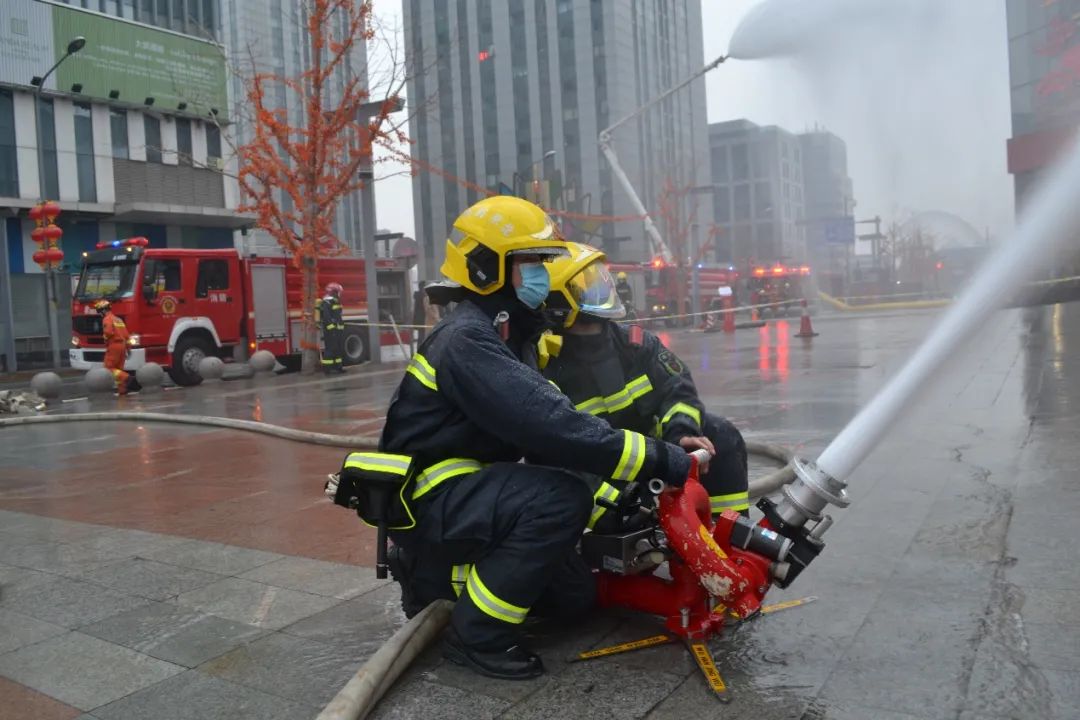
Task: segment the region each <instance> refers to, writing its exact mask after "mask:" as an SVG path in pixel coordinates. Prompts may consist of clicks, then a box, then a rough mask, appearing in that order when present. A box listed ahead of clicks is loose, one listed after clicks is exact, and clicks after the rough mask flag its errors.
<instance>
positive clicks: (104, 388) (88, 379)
mask: <svg viewBox="0 0 1080 720" xmlns="http://www.w3.org/2000/svg"><path fill="white" fill-rule="evenodd" d="M83 384H85V385H86V389H87V390H88V391H89V392H92V393H106V392H112V391H113V390H115V389H116V381H115V380H114V379H113V374H112V373H111V372H109V371H108V370H106V369H105V368H103V367H96V368H90V369H89V370H87V371H86V376H85V377H84V378H83Z"/></svg>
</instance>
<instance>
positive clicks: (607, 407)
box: [574, 375, 653, 415]
mask: <svg viewBox="0 0 1080 720" xmlns="http://www.w3.org/2000/svg"><path fill="white" fill-rule="evenodd" d="M652 389H653V387H652V383H651V382H649V376H648V375H641V376H639V377H636V378H634V379H633V380H631V381H630V382H628V383H626V387H624V388H623V389H622V390H620V391H619V392H617V393H612V394H611V395H608V396H607V397H593V398H589V399H588V400H582V401H581V402H579V403H578V404H577V405H575V406H574V407H575V408H577V410H578V411H579V412H583V413H588V414H590V415H603V414H604V413H614V412H618V411H620V410H623V409H625V408H628V407H630V405H631V404H632V403H633V402H634V401H635V400H637V399H638V398H639V397H641V396H642V395H644V394H646V393H647V392H649V391H650V390H652Z"/></svg>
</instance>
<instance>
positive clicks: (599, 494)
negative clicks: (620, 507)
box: [589, 482, 619, 530]
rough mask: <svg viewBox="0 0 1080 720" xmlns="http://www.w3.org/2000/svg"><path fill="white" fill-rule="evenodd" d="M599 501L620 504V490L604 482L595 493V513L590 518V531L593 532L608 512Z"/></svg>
mask: <svg viewBox="0 0 1080 720" xmlns="http://www.w3.org/2000/svg"><path fill="white" fill-rule="evenodd" d="M599 500H607V501H608V502H612V503H614V502H618V500H619V490H618V488H616V487H615V486H614V485H612V484H611V483H606V482H602V483H600V488H599V489H598V490H597V491H596V492H595V493H593V511H592V515H591V516H590V517H589V529H590V530H592V529H593V526H595V525H596V523H598V522H600V518H602V517H603V516H604V513H605V512H607V508H606V507H604V506H603V505H601V504H599V502H598V501H599Z"/></svg>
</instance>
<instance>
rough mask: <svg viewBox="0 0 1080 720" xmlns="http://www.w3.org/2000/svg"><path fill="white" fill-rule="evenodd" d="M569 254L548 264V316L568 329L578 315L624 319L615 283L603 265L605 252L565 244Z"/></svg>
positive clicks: (624, 312)
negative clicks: (549, 280)
mask: <svg viewBox="0 0 1080 720" xmlns="http://www.w3.org/2000/svg"><path fill="white" fill-rule="evenodd" d="M567 247H568V248H569V250H570V255H569V256H567V257H560V258H556V259H555V260H554V261H553V262H552V263H551V264H550V265H548V275H550V276H551V292H550V294H549V295H548V299H547V308H546V311H547V313H548V315H549V317H552V318H555V319H557V320H560V321H562V325H563V327H570V326H571V325H573V324H574V322H575V321H576V320H577V318H578V315H579V314H585V315H591V316H593V317H598V318H604V319H606V320H618V319H619V318H621V317H625V316H626V308H625V307H623V304H622V300H620V299H619V293H618V292H617V291H616V290H615V281H614V280H613V279H612V277H611V273H610V272H609V271H608V269H607V265H605V264H604V253H603V252H602V251H600V250H597V249H596V248H594V247H591V246H589V245H582V244H580V243H567Z"/></svg>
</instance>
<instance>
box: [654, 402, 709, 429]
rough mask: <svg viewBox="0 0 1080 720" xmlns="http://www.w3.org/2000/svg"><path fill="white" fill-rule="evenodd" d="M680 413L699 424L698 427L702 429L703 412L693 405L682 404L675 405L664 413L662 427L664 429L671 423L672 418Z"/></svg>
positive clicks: (661, 421)
mask: <svg viewBox="0 0 1080 720" xmlns="http://www.w3.org/2000/svg"><path fill="white" fill-rule="evenodd" d="M680 413H681V414H683V415H686V416H688V417H689V418H690V419H691V420H693V421H694V422H695V423H697V426H698V427H701V411H700V410H698V409H697V408H696V407H694V406H693V405H687V404H686V403H681V402H679V403H675V404H674V405H672V406H671V407H670V408H669V409H668V411H667V412H666V413H664V417H662V418H661V419H660V427H661V428H663V427H664V426H665V425H667V424H668V423H669V422H670V421H671V418H673V417H675V416H676V415H678V414H680Z"/></svg>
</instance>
